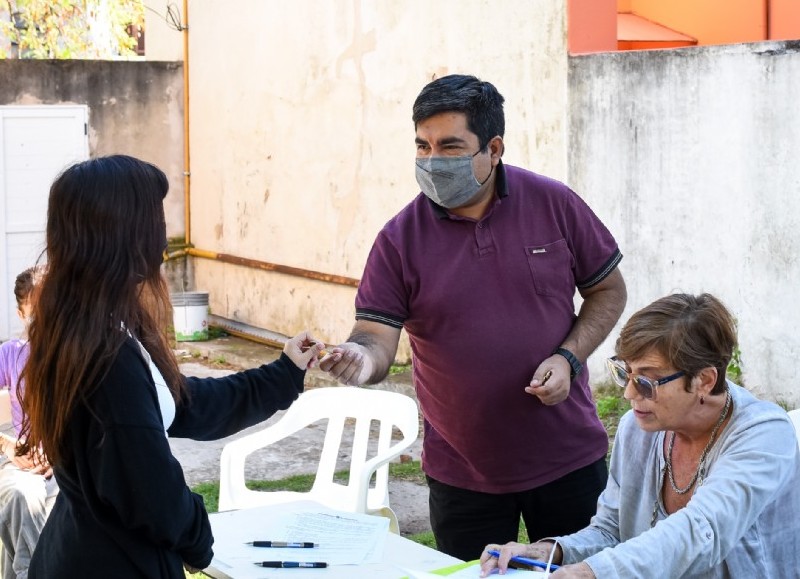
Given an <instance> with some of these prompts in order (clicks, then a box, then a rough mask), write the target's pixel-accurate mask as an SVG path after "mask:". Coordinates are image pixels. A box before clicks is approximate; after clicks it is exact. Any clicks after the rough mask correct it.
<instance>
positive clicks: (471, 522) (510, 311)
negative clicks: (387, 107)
mask: <svg viewBox="0 0 800 579" xmlns="http://www.w3.org/2000/svg"><path fill="white" fill-rule="evenodd" d="M503 100H504V99H503V97H502V96H501V95H500V93H499V92H498V91H497V89H496V88H495V87H494V86H493V85H492V84H490V83H488V82H483V81H480V80H479V79H477V78H475V77H473V76H464V75H450V76H446V77H443V78H440V79H437V80H435V81H433V82H431V83H430V84H428V85H427V86H425V87H424V88H423V90H422V92H421V93H420V94H419V96H418V97H417V99H416V101H415V103H414V109H413V121H414V126H415V129H416V139H415V141H416V146H417V159H416V165H415V170H416V176H417V182H418V183H419V186H420V188H421V190H422V192H421V193H420V194H419V195H418V196H417V197H416V198H415V199H414V200H413V201H412V202H411V203H410V204H409V205H407V206H406V207H405V208H404V209H403V210H402V211H401V212H400V213H398V214H397V215H396V216H395V217H394V218H393V219H392V220H391V221H389V222H388V223H387V224H386V225H385V226H384V228H383V230H382V231H381V232H380V233H379V235H378V237H377V239H376V240H375V243H374V245H373V247H372V250H371V252H370V255H369V258H368V260H367V264H366V267H365V270H364V275H363V276H362V279H361V284H360V285H359V289H358V294H357V297H356V323H355V326H354V327H353V330H352V332H351V334H350V337H349V338H348V340H347V342H346V343H344V344H341V345H340V346H338V347H336V348H333V349H332V350H331V353H330V354H329V355H328V356H327V357H326V358H325V359H323V360H322V362H321V364H320V367H321V368H322V369H323V370H325V371H327V372H330V374H331V375H333V376H335V377H336V378H337V379H338V380H339V381H340V382H343V383H345V384H371V383H375V382H379V381H380V380H382V379H383V378H384V377H385V376H386V375H387V373H388V370H389V367H390V365H391V363H392V362H393V361H394V357H395V354H396V351H397V344H398V340H399V337H400V330H401V329H402V328H405V329H406V331H407V332H408V335H409V339H410V343H411V347H412V351H413V365H414V382H415V387H416V391H417V396H418V399H419V403H420V409H421V411H422V414H423V417H424V426H423V428H424V446H423V456H422V461H423V469H424V471H425V473H426V475H427V478H428V485H429V488H430V498H429V502H430V512H431V526H432V528H433V532H434V535H435V537H436V542H437V547H438V548H439V550H441V551H444V552H445V553H448V554H450V555H453V556H455V557H458V558H460V559H465V560H470V559H476V558H478V557H479V556H480V555H481V552H482V550H483V547H484V545H485V544H487V543H489V542H492V543H498V542H500V543H502V541H507V540H508V541H510V540H516V538H517V532H518V528H519V521H520V516H522V518H523V520H524V521H525V524H526V526H527V529H528V533H529V535H530V536H531V537H546V536H555V535H563V534H569V533H572V532H574V531H577V530H578V529H581V528H583V527H584V526H586V525H587V524H588V523H589V519H590V518H591V516H592V515H593V514H594V512H595V507H596V501H597V497H598V495H599V494H600V492H601V491H602V490H603V488H604V487H605V483H606V478H607V470H606V464H605V455H606V452H607V450H608V439H607V436H606V432H605V430H604V428H603V425H602V424H601V422H600V421H599V419H598V417H597V413H596V411H595V407H594V403H593V400H592V395H591V391H590V389H589V386H588V376H587V371H586V370H585V369H584V368H583V363H585V361H586V358H587V357H588V356H589V354H591V353H592V352H593V351H594V349H595V348H596V347H597V346H598V345H599V344H600V343H601V342H602V341H603V340H604V339H605V337H606V336H607V335H608V333H609V332H610V331H611V330H612V328H613V326H614V324H615V323H616V321H617V320H618V319H619V316H620V315H621V313H622V310H623V308H624V306H625V301H626V291H625V283H624V281H623V279H622V274H621V273H620V272H619V269H618V268H617V265H618V264H619V262H620V260H621V259H622V255H621V253H620V251H619V249H618V247H617V244H616V242H615V241H614V238H613V237H612V235H611V234H610V233H609V231H608V230H607V229H606V227H605V226H604V225H603V224H602V223H601V222H600V220H599V219H598V218H597V217H596V216H595V215H594V213H593V212H592V211H591V209H590V208H589V207H588V206H587V205H586V204H585V203H584V202H583V201H582V200H581V198H580V197H578V196H577V195H576V194H575V193H573V192H572V191H571V190H570V189H569V188H567V187H566V186H565V185H563V184H562V183H559V182H557V181H554V180H552V179H548V178H546V177H543V176H541V175H537V174H535V173H532V172H530V171H527V170H524V169H521V168H518V167H512V166H506V165H504V164H503V163H502V161H501V157H502V154H503V150H504V144H503V135H504V130H505V120H504V114H503ZM576 288H577V289H578V291H579V292H580V294H581V296H582V298H583V303H582V305H581V307H580V311H579V312H578V314H577V315H576V314H575V308H574V305H573V295H574V293H575V289H576Z"/></svg>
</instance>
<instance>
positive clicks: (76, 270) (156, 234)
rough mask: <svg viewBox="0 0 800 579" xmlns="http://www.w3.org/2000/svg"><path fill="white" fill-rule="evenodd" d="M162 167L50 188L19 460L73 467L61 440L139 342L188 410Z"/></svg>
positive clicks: (78, 173) (112, 171) (101, 165)
mask: <svg viewBox="0 0 800 579" xmlns="http://www.w3.org/2000/svg"><path fill="white" fill-rule="evenodd" d="M168 188H169V184H168V182H167V178H166V175H164V173H163V172H162V171H161V170H160V169H158V168H157V167H156V166H154V165H151V164H150V163H146V162H144V161H140V160H138V159H134V158H133V157H128V156H124V155H113V156H108V157H100V158H97V159H92V160H89V161H84V162H81V163H77V164H75V165H72V166H71V167H69V168H67V169H66V170H65V171H64V172H63V173H62V174H61V175H60V176H59V177H58V178H57V179H56V180H55V182H54V183H53V185H52V187H51V188H50V199H49V204H48V208H47V237H46V249H45V255H46V257H47V264H46V267H45V272H44V275H43V277H42V280H41V281H40V282H39V283H38V284H37V286H36V288H35V291H34V312H33V320H32V321H31V325H30V328H29V341H30V357H29V358H28V364H27V365H26V367H25V370H24V379H25V382H26V385H25V393H24V395H23V400H22V407H23V410H24V418H23V423H22V436H21V437H20V438H21V441H22V442H21V444H20V449H19V450H20V452H30V451H31V450H32V449H39V448H41V449H42V450H43V451H44V454H45V455H46V456H47V458H48V460H49V461H50V463H51V464H54V465H55V464H59V463H60V462H63V461H64V460H69V456H70V452H69V449H68V448H65V446H64V444H63V439H64V435H65V432H66V430H67V429H68V428H69V420H70V416H71V415H72V413H73V411H74V410H75V408H76V406H77V405H79V404H82V403H84V402H86V400H87V398H88V396H89V395H90V394H91V393H92V391H93V390H94V389H95V388H97V386H98V384H99V382H100V381H101V380H102V379H103V377H104V376H105V375H106V373H107V372H108V370H109V368H110V366H111V364H112V362H113V361H114V359H115V357H116V355H117V352H118V351H119V349H120V347H122V345H123V343H124V342H125V340H126V339H127V338H128V332H130V333H131V334H132V335H133V336H135V337H136V338H137V339H138V340H139V341H140V342H141V343H142V344H143V345H144V347H145V349H146V350H147V351H148V353H149V354H150V356H151V357H152V359H153V362H154V363H155V365H156V366H157V367H158V369H159V370H160V371H161V373H162V374H163V376H164V378H165V380H166V382H167V384H168V385H169V388H170V390H171V391H172V394H173V397H174V398H175V400H176V401H180V399H181V396H182V393H183V380H182V378H181V376H180V373H179V371H178V366H177V362H176V360H175V357H174V355H173V354H172V350H171V349H170V347H169V342H168V340H167V334H166V328H167V325H168V323H169V319H170V314H171V309H170V301H169V293H168V290H167V286H166V283H165V281H164V278H163V277H162V275H161V262H162V256H163V252H164V249H165V248H166V228H165V223H164V208H163V199H164V197H165V196H166V194H167V190H168Z"/></svg>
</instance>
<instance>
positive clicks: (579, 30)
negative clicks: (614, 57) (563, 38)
mask: <svg viewBox="0 0 800 579" xmlns="http://www.w3.org/2000/svg"><path fill="white" fill-rule="evenodd" d="M567 44H568V48H569V52H570V54H579V53H585V52H610V51H613V50H616V49H617V0H568V2H567Z"/></svg>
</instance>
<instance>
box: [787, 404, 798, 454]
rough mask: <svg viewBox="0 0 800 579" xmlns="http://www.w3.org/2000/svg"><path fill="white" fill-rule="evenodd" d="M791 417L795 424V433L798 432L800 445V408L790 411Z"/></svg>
mask: <svg viewBox="0 0 800 579" xmlns="http://www.w3.org/2000/svg"><path fill="white" fill-rule="evenodd" d="M789 418H790V419H791V421H792V424H793V425H794V431H795V434H797V444H798V446H800V408H796V409H795V410H790V411H789Z"/></svg>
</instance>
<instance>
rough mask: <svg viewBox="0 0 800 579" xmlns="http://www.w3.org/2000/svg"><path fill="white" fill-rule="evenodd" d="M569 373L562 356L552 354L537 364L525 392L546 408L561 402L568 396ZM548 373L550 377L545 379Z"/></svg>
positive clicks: (567, 364)
mask: <svg viewBox="0 0 800 579" xmlns="http://www.w3.org/2000/svg"><path fill="white" fill-rule="evenodd" d="M571 371H572V368H570V365H569V362H567V360H566V358H564V356H561V355H560V354H553V355H552V356H550V357H549V358H546V359H545V360H544V361H543V362H542V363H541V364H539V367H538V368H537V369H536V372H534V374H533V378H532V379H531V383H530V385H528V386H527V387H526V388H525V392H527V393H528V394H533V395H534V396H536V397H537V398H538V399H539V400H541V401H542V404H544V405H546V406H552V405H554V404H558V403H559V402H563V401H564V400H566V399H567V396H569V387H570V383H571V381H572V380H571V379H570V372H571ZM548 372H549V373H550V377H549V378H547V379H545V377H546V376H547V375H548Z"/></svg>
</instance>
